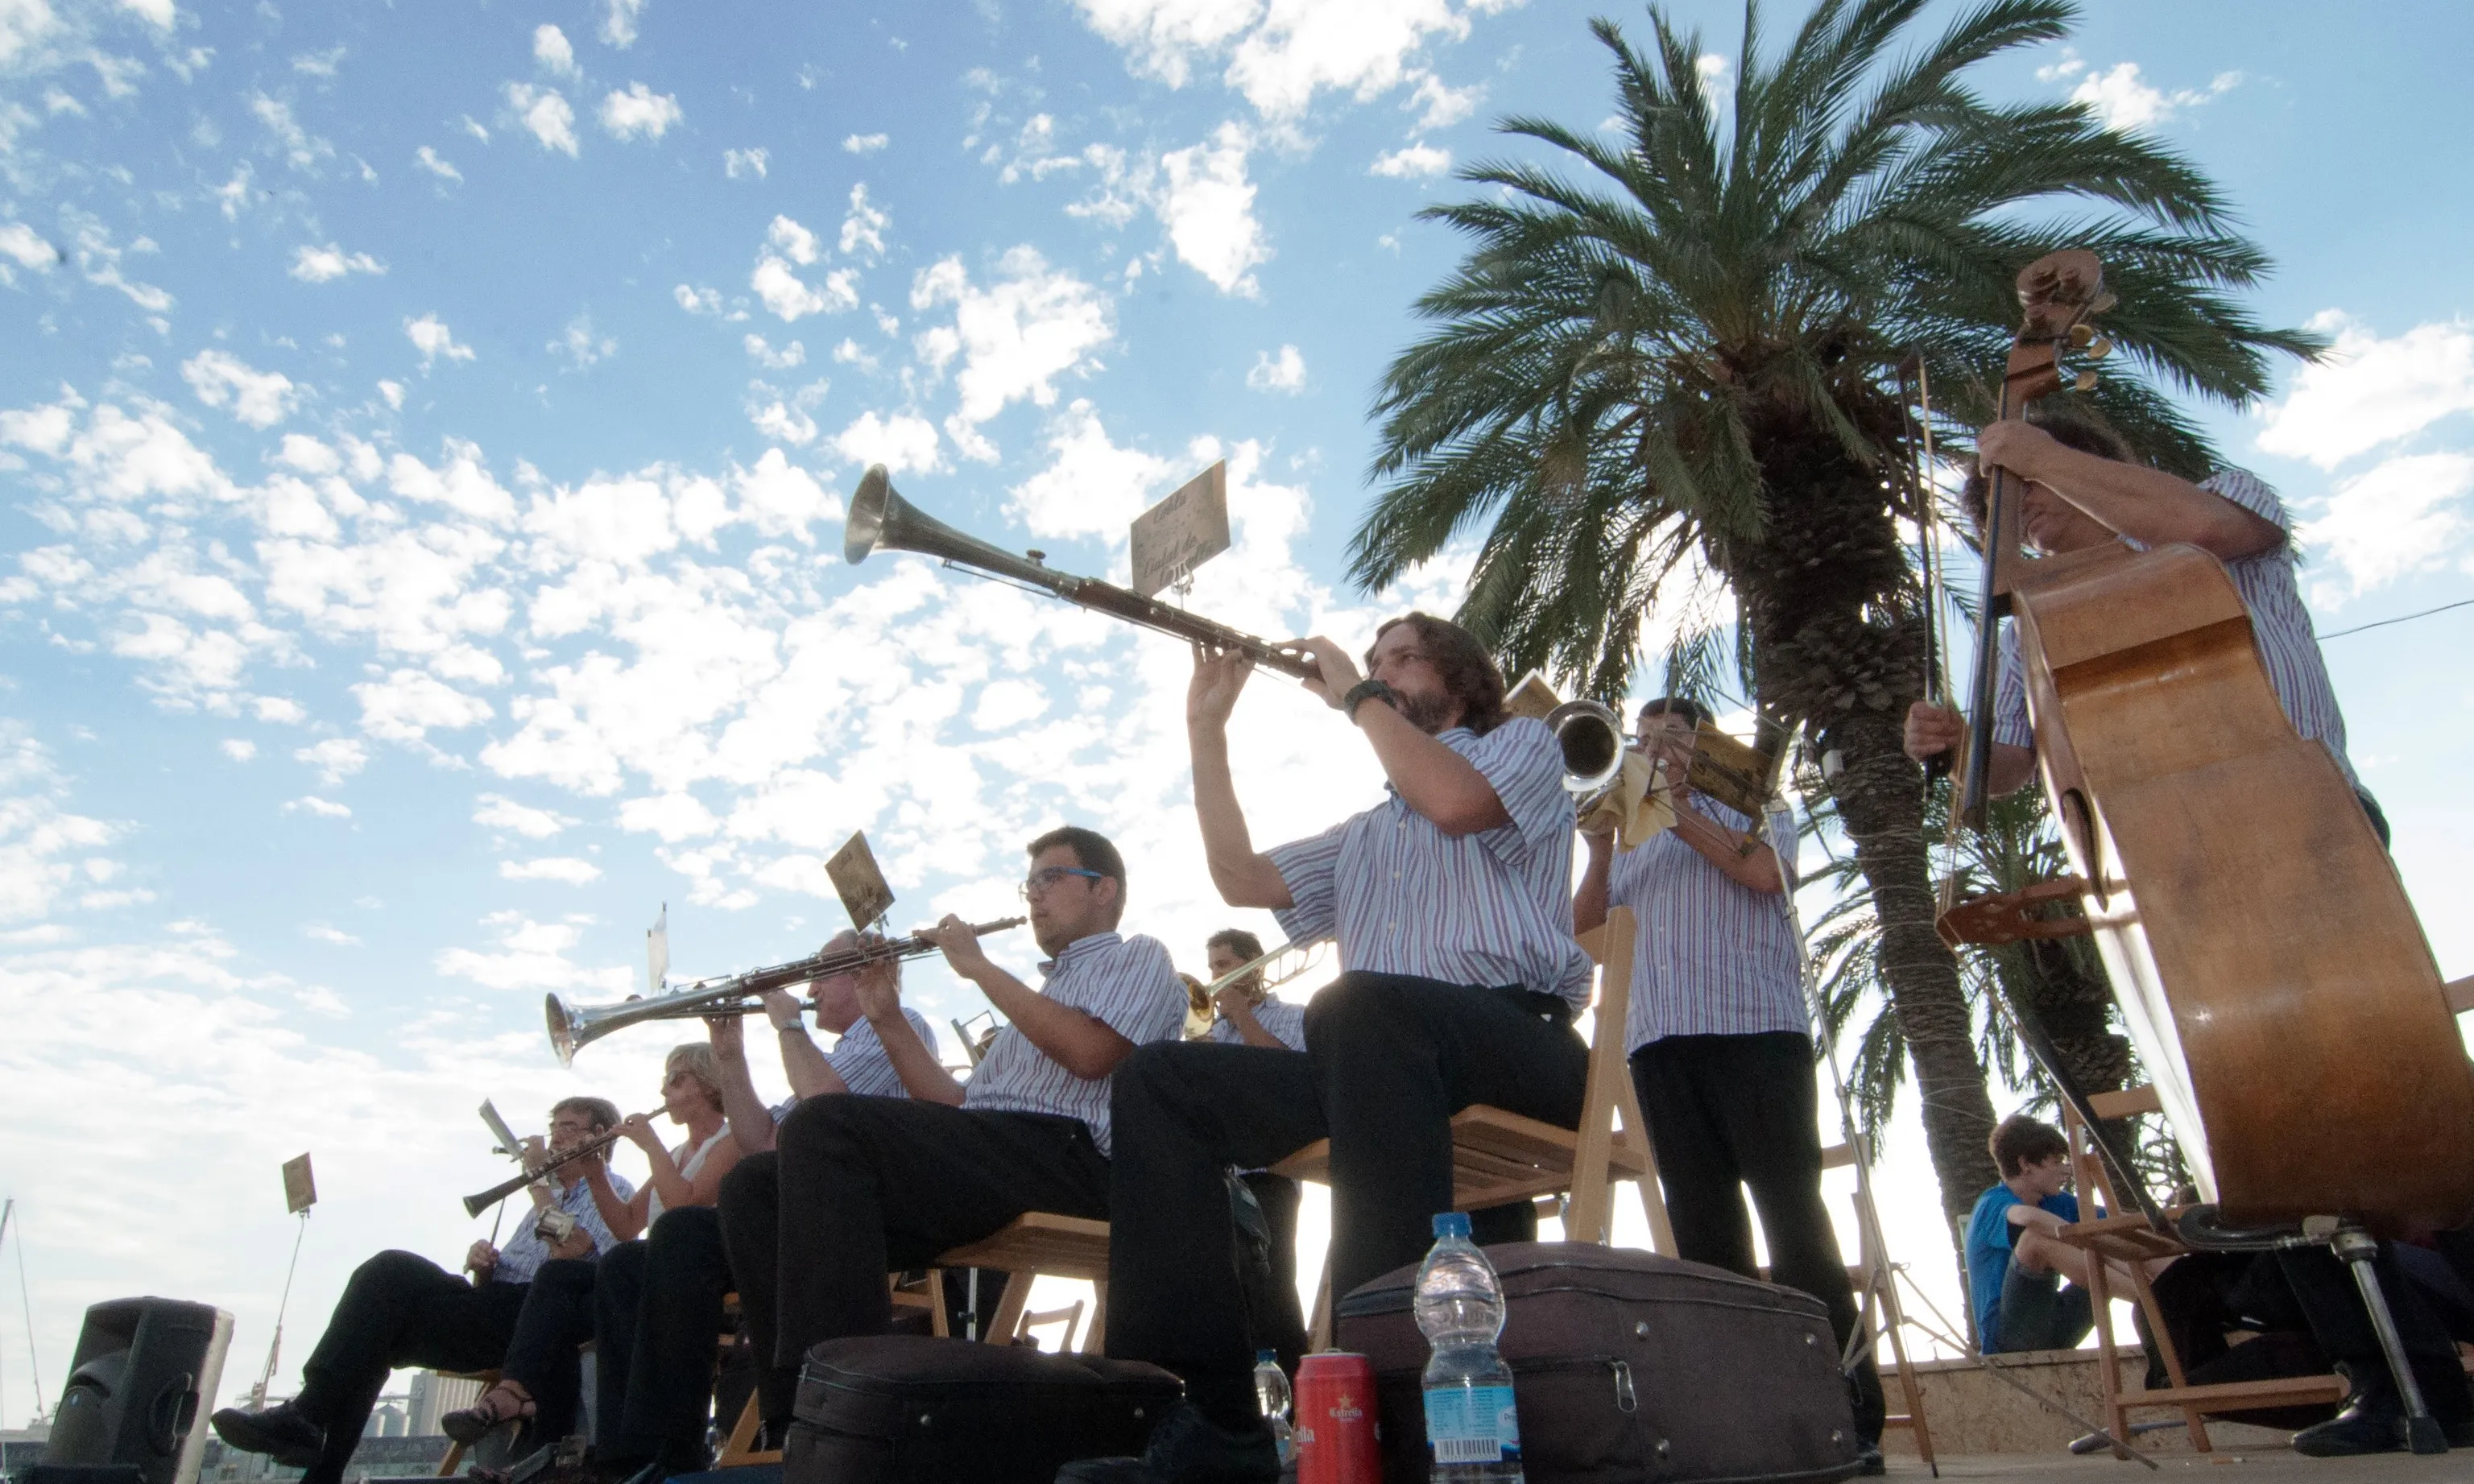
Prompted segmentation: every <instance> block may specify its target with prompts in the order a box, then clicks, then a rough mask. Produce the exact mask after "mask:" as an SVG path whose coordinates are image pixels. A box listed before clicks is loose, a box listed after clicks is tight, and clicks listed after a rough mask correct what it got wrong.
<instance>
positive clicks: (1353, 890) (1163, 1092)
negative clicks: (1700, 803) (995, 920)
mask: <svg viewBox="0 0 2474 1484" xmlns="http://www.w3.org/2000/svg"><path fill="white" fill-rule="evenodd" d="M1304 646H1305V648H1306V649H1307V651H1308V652H1309V653H1311V654H1312V655H1313V657H1314V659H1315V661H1316V664H1317V666H1318V667H1319V675H1318V677H1317V678H1315V679H1312V680H1309V681H1307V682H1306V686H1307V689H1308V690H1309V691H1311V692H1312V693H1314V694H1316V695H1318V696H1320V697H1321V698H1322V700H1323V701H1325V702H1326V703H1327V704H1329V705H1330V706H1331V707H1332V708H1333V709H1335V710H1337V711H1339V712H1340V713H1341V714H1342V715H1343V717H1344V718H1346V720H1347V721H1348V722H1349V723H1350V724H1351V725H1353V726H1354V727H1355V728H1356V730H1357V731H1358V732H1359V733H1361V734H1362V735H1363V736H1364V737H1365V739H1366V742H1367V744H1368V745H1369V746H1370V748H1371V749H1372V751H1373V753H1374V757H1375V760H1376V761H1377V762H1378V763H1379V764H1380V765H1381V766H1382V768H1383V772H1384V775H1385V778H1386V780H1387V782H1388V784H1389V789H1388V796H1387V797H1386V798H1385V799H1384V800H1383V801H1382V802H1381V803H1378V804H1377V805H1375V806H1374V807H1373V808H1371V809H1369V810H1366V811H1364V812H1363V813H1361V814H1358V815H1353V816H1351V817H1350V818H1348V819H1346V820H1343V821H1341V822H1340V823H1339V824H1336V825H1334V826H1333V827H1332V828H1330V829H1328V830H1326V831H1324V832H1323V833H1322V834H1320V835H1316V836H1313V837H1310V838H1308V839H1301V840H1298V841H1295V842H1294V843H1291V844H1286V845H1282V846H1279V847H1277V848H1275V849H1273V850H1271V851H1268V852H1264V851H1257V850H1256V849H1255V848H1254V845H1253V839H1252V836H1251V833H1250V832H1249V829H1248V827H1247V822H1246V815H1245V812H1244V810H1243V809H1242V808H1241V807H1240V806H1239V804H1238V800H1237V792H1236V788H1235V785H1234V783H1233V782H1232V781H1231V778H1230V776H1229V768H1228V740H1227V726H1228V718H1229V715H1230V713H1231V712H1232V711H1233V710H1234V708H1235V706H1236V703H1237V697H1238V694H1239V693H1240V692H1241V691H1242V690H1243V689H1244V687H1245V684H1246V679H1247V676H1248V674H1249V662H1248V661H1247V660H1246V659H1245V658H1244V657H1243V656H1242V655H1236V654H1217V653H1212V652H1208V651H1201V650H1199V651H1198V652H1197V654H1196V657H1195V671H1194V680H1193V684H1192V687H1191V689H1190V690H1189V691H1188V692H1187V697H1186V726H1187V735H1188V738H1189V741H1190V742H1191V745H1192V751H1193V760H1194V795H1195V812H1196V814H1197V815H1198V816H1199V817H1200V820H1201V828H1202V839H1203V850H1204V855H1205V859H1206V860H1207V862H1208V864H1209V865H1210V869H1211V876H1212V880H1213V882H1214V883H1215V884H1216V885H1217V886H1218V887H1219V888H1220V894H1221V897H1222V899H1223V900H1225V901H1226V902H1227V903H1228V904H1229V905H1230V906H1232V907H1262V908H1269V909H1272V910H1273V912H1274V913H1275V914H1276V915H1277V917H1278V920H1279V923H1280V926H1281V928H1282V929H1283V930H1285V931H1286V932H1287V934H1288V936H1289V937H1290V938H1291V939H1292V940H1294V941H1304V940H1308V939H1312V938H1315V937H1322V936H1325V935H1332V936H1334V937H1337V939H1338V941H1339V947H1340V959H1341V963H1342V965H1343V968H1344V970H1345V972H1344V973H1343V974H1342V975H1341V977H1340V979H1339V980H1338V982H1336V983H1335V984H1333V985H1330V986H1328V987H1326V988H1324V989H1323V990H1322V991H1321V992H1320V993H1318V994H1317V995H1316V996H1315V997H1314V999H1313V1000H1312V1001H1311V1002H1310V1003H1308V1005H1307V1006H1306V1008H1305V1029H1306V1047H1307V1049H1306V1051H1305V1052H1304V1053H1302V1054H1300V1053H1298V1052H1294V1051H1285V1050H1282V1051H1274V1050H1272V1049H1269V1048H1266V1047H1257V1046H1228V1045H1220V1044H1214V1043H1210V1042H1196V1043H1194V1044H1191V1045H1178V1046H1152V1047H1145V1048H1143V1049H1142V1050H1140V1051H1138V1052H1136V1053H1135V1054H1134V1055H1133V1057H1132V1058H1129V1059H1128V1062H1127V1064H1126V1066H1125V1068H1124V1070H1123V1071H1122V1072H1121V1073H1120V1074H1119V1076H1118V1079H1117V1089H1116V1120H1117V1128H1118V1130H1119V1143H1118V1151H1117V1156H1116V1160H1115V1162H1114V1165H1113V1166H1112V1168H1111V1170H1110V1172H1109V1175H1110V1200H1109V1221H1110V1224H1111V1233H1110V1241H1109V1249H1108V1250H1109V1282H1110V1291H1109V1299H1110V1303H1109V1307H1108V1339H1107V1350H1108V1353H1109V1354H1110V1355H1113V1356H1119V1357H1122V1358H1127V1359H1137V1360H1149V1361H1153V1362H1156V1363H1158V1364H1160V1365H1163V1366H1166V1367H1168V1368H1169V1369H1171V1370H1173V1371H1176V1373H1178V1374H1179V1375H1182V1376H1183V1377H1184V1378H1185V1383H1186V1395H1187V1398H1188V1399H1189V1400H1190V1402H1191V1403H1192V1404H1191V1405H1190V1406H1183V1407H1180V1408H1178V1409H1177V1411H1176V1412H1175V1413H1172V1414H1171V1416H1170V1418H1169V1419H1168V1420H1166V1421H1164V1422H1163V1423H1162V1424H1161V1426H1160V1428H1159V1429H1158V1430H1157V1431H1156V1432H1155V1433H1154V1434H1153V1435H1152V1447H1151V1448H1150V1449H1149V1451H1148V1453H1147V1454H1146V1457H1145V1459H1144V1461H1143V1463H1142V1464H1141V1465H1139V1466H1135V1467H1137V1468H1138V1469H1140V1470H1143V1471H1147V1472H1149V1473H1151V1474H1152V1475H1154V1476H1156V1477H1160V1478H1166V1479H1176V1478H1181V1477H1182V1478H1197V1479H1199V1478H1205V1477H1208V1478H1213V1479H1223V1478H1225V1479H1247V1478H1260V1479H1270V1478H1272V1477H1273V1475H1274V1474H1275V1473H1276V1472H1278V1464H1277V1460H1276V1457H1275V1455H1274V1453H1273V1447H1272V1442H1271V1435H1270V1433H1269V1431H1268V1430H1267V1429H1266V1428H1265V1427H1264V1425H1263V1423H1262V1419H1261V1416H1260V1414H1259V1411H1258V1409H1257V1406H1256V1403H1255V1399H1254V1394H1253V1385H1252V1380H1251V1377H1250V1372H1251V1369H1252V1361H1253V1356H1252V1352H1251V1349H1250V1347H1249V1333H1248V1326H1247V1320H1246V1314H1245V1311H1244V1304H1243V1302H1242V1297H1241V1294H1240V1291H1239V1288H1238V1284H1237V1280H1236V1272H1235V1262H1234V1255H1233V1241H1234V1238H1233V1235H1232V1232H1231V1228H1230V1221H1229V1211H1228V1201H1227V1198H1226V1195H1225V1190H1224V1188H1223V1185H1222V1180H1221V1174H1220V1172H1221V1169H1222V1168H1223V1167H1224V1166H1228V1165H1235V1166H1238V1167H1240V1168H1246V1167H1249V1166H1256V1165H1268V1164H1273V1163H1275V1162H1277V1161H1278V1160H1279V1159H1281V1158H1283V1157H1285V1156H1288V1155H1290V1154H1292V1153H1294V1152H1296V1151H1297V1150H1298V1149H1299V1148H1301V1147H1302V1146H1304V1145H1307V1144H1310V1143H1313V1142H1314V1141H1315V1140H1317V1139H1319V1138H1323V1137H1326V1136H1328V1137H1329V1138H1330V1140H1331V1177H1332V1245H1331V1256H1330V1262H1331V1271H1332V1291H1333V1292H1334V1293H1336V1294H1345V1293H1346V1292H1348V1291H1349V1290H1350V1289H1351V1288H1354V1287H1356V1286H1358V1285H1360V1284H1362V1283H1364V1282H1366V1281H1367V1280H1368V1279H1369V1278H1372V1277H1377V1276H1379V1275H1381V1274H1384V1273H1387V1272H1389V1271H1391V1270H1392V1269H1394V1268H1397V1267H1400V1266H1402V1265H1403V1264H1407V1263H1411V1262H1415V1261H1417V1260H1418V1259H1419V1256H1421V1255H1422V1254H1423V1253H1425V1251H1426V1249H1427V1247H1428V1246H1430V1245H1431V1244H1432V1242H1433V1233H1432V1218H1433V1217H1434V1215H1435V1213H1437V1212H1439V1211H1447V1210H1450V1209H1451V1208H1452V1133H1451V1117H1452V1114H1453V1113H1455V1112H1457V1111H1458V1110H1459V1109H1461V1108H1463V1107H1467V1106H1468V1105H1470V1104H1472V1103H1489V1104H1492V1105H1494V1106H1496V1107H1504V1108H1508V1109H1510V1110H1511V1111H1513V1112H1516V1113H1519V1114H1522V1115H1524V1116H1527V1117H1531V1118H1538V1119H1542V1120H1544V1121H1546V1122H1549V1123H1554V1124H1558V1125H1560V1126H1562V1127H1564V1128H1566V1129H1568V1128H1571V1127H1573V1126H1574V1125H1576V1124H1577V1123H1578V1122H1579V1120H1580V1113H1581V1097H1582V1084H1583V1082H1584V1080H1585V1075H1586V1073H1585V1066H1584V1063H1585V1061H1586V1058H1587V1052H1586V1050H1585V1048H1584V1047H1583V1045H1582V1042H1581V1038H1580V1036H1579V1035H1578V1034H1575V1033H1574V1031H1573V1030H1572V1025H1571V1020H1572V1016H1573V1014H1574V1012H1575V1011H1577V1010H1579V1009H1580V1007H1581V1006H1582V1005H1584V1004H1585V1003H1587V1001H1588V999H1589V958H1588V956H1587V955H1585V954H1584V953H1582V951H1581V947H1580V944H1579V943H1577V942H1575V941H1574V940H1573V937H1572V918H1571V903H1570V899H1569V896H1568V894H1567V893H1568V892H1569V891H1570V889H1571V879H1572V864H1571V863H1572V801H1571V799H1570V797H1569V796H1568V795H1567V794H1565V793H1564V789H1563V776H1564V766H1563V758H1562V754H1561V751H1560V750H1559V749H1558V747H1557V745H1556V742H1555V738H1554V735H1553V734H1552V733H1551V732H1549V731H1548V730H1547V729H1546V727H1545V726H1544V725H1543V724H1541V723H1540V722H1538V721H1535V720H1529V719H1524V718H1507V716H1506V714H1505V712H1504V709H1503V695H1504V687H1503V677H1502V674H1501V673H1500V672H1499V671H1498V670H1496V669H1495V667H1494V662H1493V661H1492V659H1491V658H1490V657H1489V656H1488V654H1487V652H1486V648H1485V646H1484V645H1480V644H1479V643H1478V641H1477V639H1476V638H1475V636H1473V635H1471V634H1470V633H1468V631H1467V630H1466V629H1463V628H1461V627H1460V626H1458V625H1457V624H1453V623H1449V622H1446V621H1444V620H1441V619H1437V618H1433V617H1430V616H1428V615H1425V614H1419V613H1413V614H1409V615H1406V616H1404V617H1402V618H1397V619H1394V620H1390V621H1388V622H1386V623H1384V624H1383V625H1382V626H1381V627H1380V628H1379V629H1377V630H1376V632H1375V640H1374V645H1373V647H1372V648H1371V649H1370V650H1369V651H1368V653H1367V656H1366V666H1367V668H1366V670H1365V672H1364V674H1363V675H1361V673H1360V671H1359V669H1358V667H1357V662H1356V661H1355V660H1353V659H1351V658H1350V657H1349V655H1348V654H1347V653H1346V651H1345V650H1343V649H1342V648H1341V647H1340V646H1339V645H1336V644H1333V643H1332V642H1331V641H1330V640H1328V639H1322V638H1317V639H1311V640H1307V641H1305V642H1304ZM1519 1206H1520V1207H1521V1208H1522V1210H1520V1211H1516V1212H1514V1213H1513V1217H1514V1220H1515V1221H1516V1220H1517V1218H1518V1217H1519V1216H1520V1215H1522V1214H1525V1215H1526V1217H1527V1226H1528V1228H1529V1229H1530V1230H1533V1231H1534V1230H1535V1224H1536V1212H1535V1208H1534V1207H1531V1206H1529V1204H1528V1203H1526V1202H1522V1203H1519ZM1128 1476H1132V1475H1128Z"/></svg>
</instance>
